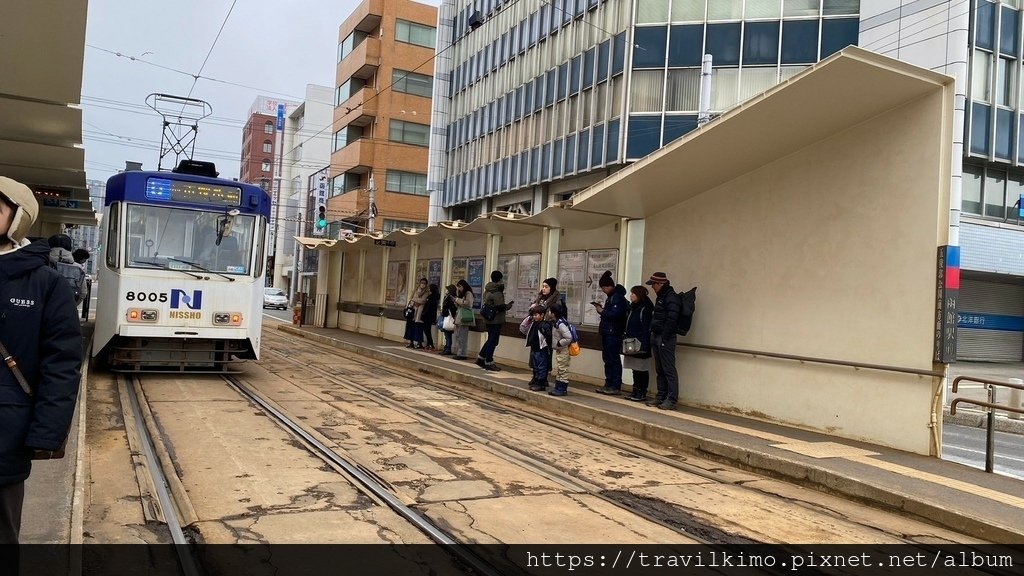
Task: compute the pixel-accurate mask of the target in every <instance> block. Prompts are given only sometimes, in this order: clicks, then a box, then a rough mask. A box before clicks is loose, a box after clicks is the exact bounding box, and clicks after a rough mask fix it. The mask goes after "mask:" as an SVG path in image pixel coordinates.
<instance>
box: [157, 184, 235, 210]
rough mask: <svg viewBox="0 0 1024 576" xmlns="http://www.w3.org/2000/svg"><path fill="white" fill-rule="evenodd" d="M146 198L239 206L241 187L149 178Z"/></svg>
mask: <svg viewBox="0 0 1024 576" xmlns="http://www.w3.org/2000/svg"><path fill="white" fill-rule="evenodd" d="M146 198H148V199H150V200H165V201H166V200H169V201H172V202H191V203H193V204H214V205H217V206H241V205H242V189H241V188H239V187H238V186H220V185H218V184H206V183H199V182H182V181H180V180H171V179H170V178H149V179H147V180H146Z"/></svg>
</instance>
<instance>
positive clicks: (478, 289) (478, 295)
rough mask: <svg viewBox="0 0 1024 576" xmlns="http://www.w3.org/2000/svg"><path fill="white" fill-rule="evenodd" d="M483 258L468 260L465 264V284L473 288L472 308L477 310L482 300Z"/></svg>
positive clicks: (484, 262) (477, 257)
mask: <svg viewBox="0 0 1024 576" xmlns="http://www.w3.org/2000/svg"><path fill="white" fill-rule="evenodd" d="M485 264H486V261H485V260H484V257H483V256H476V257H473V258H470V259H469V260H468V261H467V263H466V282H469V285H470V287H471V288H473V308H475V309H477V310H479V309H480V305H481V302H483V299H484V265H485Z"/></svg>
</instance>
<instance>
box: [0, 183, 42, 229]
mask: <svg viewBox="0 0 1024 576" xmlns="http://www.w3.org/2000/svg"><path fill="white" fill-rule="evenodd" d="M0 194H3V195H4V196H6V197H7V199H8V200H10V201H11V204H13V205H14V206H16V207H17V208H16V210H15V212H14V220H13V221H12V222H11V228H10V230H8V231H7V237H8V238H10V239H11V240H12V241H13V242H15V243H19V242H21V241H22V240H24V239H25V236H27V235H28V231H29V229H30V228H32V224H33V223H35V221H36V217H37V216H39V203H38V202H36V197H35V195H34V194H32V190H30V189H29V187H28V186H25V185H24V184H22V183H21V182H18V181H15V180H11V179H10V178H6V177H4V176H0Z"/></svg>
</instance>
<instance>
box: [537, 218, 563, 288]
mask: <svg viewBox="0 0 1024 576" xmlns="http://www.w3.org/2000/svg"><path fill="white" fill-rule="evenodd" d="M561 239H562V229H561V228H548V229H547V230H545V233H544V242H543V244H542V246H541V253H540V271H541V275H540V276H541V280H543V279H544V278H558V244H559V241H560V240H561Z"/></svg>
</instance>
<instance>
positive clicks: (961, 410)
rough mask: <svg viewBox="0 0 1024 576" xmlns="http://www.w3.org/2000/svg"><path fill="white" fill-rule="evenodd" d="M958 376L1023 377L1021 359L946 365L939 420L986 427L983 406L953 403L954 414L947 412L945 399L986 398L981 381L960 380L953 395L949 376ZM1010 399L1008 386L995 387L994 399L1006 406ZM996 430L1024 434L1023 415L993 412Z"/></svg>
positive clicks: (952, 377) (1023, 368) (988, 377)
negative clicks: (946, 382)
mask: <svg viewBox="0 0 1024 576" xmlns="http://www.w3.org/2000/svg"><path fill="white" fill-rule="evenodd" d="M958 376H967V377H969V378H982V379H986V380H997V381H1003V382H1005V381H1008V380H1009V379H1010V378H1021V379H1024V362H957V363H955V364H951V365H950V366H949V383H948V384H947V385H946V399H945V407H944V408H943V411H942V421H943V422H944V423H946V424H958V425H960V426H973V427H976V428H984V427H985V426H987V418H986V412H985V409H984V408H982V407H980V406H975V405H972V404H960V405H959V406H957V411H956V414H950V410H949V402H950V400H952V399H953V398H958V397H962V398H971V399H975V400H983V401H985V400H988V392H987V391H986V390H985V385H984V384H979V383H977V382H971V381H963V382H961V384H960V388H959V390H958V392H957V393H956V394H954V393H953V391H952V382H953V379H954V378H956V377H958ZM1010 400H1011V396H1010V390H1009V389H1008V388H997V389H996V402H997V403H999V404H1005V405H1009V404H1010ZM995 422H996V426H995V428H996V430H997V431H999V432H1008V433H1011V434H1024V415H1009V414H1007V413H1006V412H1002V411H998V410H997V411H996V420H995Z"/></svg>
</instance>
